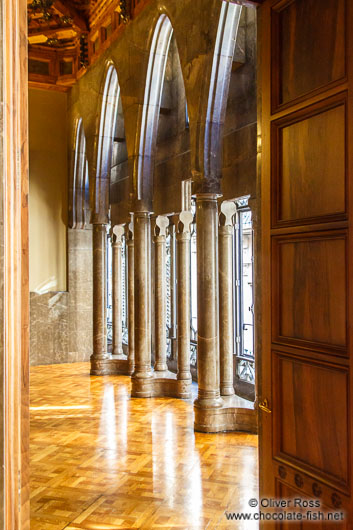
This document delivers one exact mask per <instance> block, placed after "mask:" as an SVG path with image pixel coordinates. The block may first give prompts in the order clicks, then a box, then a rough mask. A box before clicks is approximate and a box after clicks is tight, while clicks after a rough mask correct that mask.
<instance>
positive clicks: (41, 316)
mask: <svg viewBox="0 0 353 530" xmlns="http://www.w3.org/2000/svg"><path fill="white" fill-rule="evenodd" d="M92 311H93V310H92V231H91V230H73V229H69V231H68V291H62V292H50V293H45V294H37V293H31V297H30V323H31V324H30V363H31V365H40V364H57V363H69V362H77V361H88V360H89V358H90V355H91V354H92Z"/></svg>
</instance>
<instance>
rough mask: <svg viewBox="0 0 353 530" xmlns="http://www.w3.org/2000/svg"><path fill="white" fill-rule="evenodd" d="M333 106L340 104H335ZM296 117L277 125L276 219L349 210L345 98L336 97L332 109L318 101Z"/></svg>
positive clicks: (288, 219) (284, 219) (283, 219)
mask: <svg viewBox="0 0 353 530" xmlns="http://www.w3.org/2000/svg"><path fill="white" fill-rule="evenodd" d="M344 99H345V96H344ZM332 104H333V105H336V106H334V107H333V108H331V105H332ZM337 105H338V106H337ZM295 120H297V121H294V123H293V122H292V120H291V117H289V118H286V119H284V120H283V119H282V120H279V122H277V121H276V122H274V124H273V134H274V138H273V142H274V149H275V150H276V153H275V154H274V159H275V160H278V164H274V173H275V174H274V179H273V187H274V191H275V192H276V190H277V189H278V194H279V197H278V201H277V208H278V212H277V216H278V219H275V221H292V222H293V221H294V222H296V221H298V220H300V219H303V220H305V219H306V220H307V219H310V218H315V217H325V216H329V215H330V216H332V215H337V214H344V213H345V210H346V202H345V201H346V194H345V188H346V163H345V162H346V156H345V153H346V140H345V138H346V129H345V128H346V110H345V101H344V100H343V101H342V98H341V97H340V98H339V100H338V103H337V98H333V102H331V100H330V101H329V108H328V109H327V107H325V108H324V109H322V105H320V106H319V108H318V106H317V105H314V106H313V107H309V109H305V111H304V112H303V113H300V114H299V115H297V114H296V115H295ZM298 120H299V121H298ZM288 122H289V123H288Z"/></svg>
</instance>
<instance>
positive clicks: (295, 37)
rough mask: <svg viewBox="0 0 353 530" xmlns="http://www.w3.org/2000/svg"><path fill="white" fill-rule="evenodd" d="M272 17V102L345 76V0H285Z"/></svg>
mask: <svg viewBox="0 0 353 530" xmlns="http://www.w3.org/2000/svg"><path fill="white" fill-rule="evenodd" d="M273 17H274V21H273V22H274V30H275V31H274V35H273V36H274V41H273V42H274V47H273V53H274V62H273V65H274V69H273V75H274V79H275V81H276V87H275V90H276V92H275V94H274V98H275V100H274V103H275V105H278V104H282V103H288V102H290V101H293V100H294V99H296V98H298V97H300V96H303V95H305V94H307V93H309V92H311V91H313V90H316V89H321V88H323V87H325V86H327V85H328V84H330V83H333V82H337V81H338V80H340V79H342V78H343V77H344V76H345V61H346V56H345V0H325V1H324V2H322V1H321V2H319V1H318V0H295V1H293V0H289V1H288V0H287V1H285V2H281V3H279V4H278V5H277V7H276V9H275V10H274V11H273Z"/></svg>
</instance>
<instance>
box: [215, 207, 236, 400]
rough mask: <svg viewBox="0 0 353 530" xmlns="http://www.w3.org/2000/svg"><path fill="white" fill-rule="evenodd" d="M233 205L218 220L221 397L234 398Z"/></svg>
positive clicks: (224, 208) (222, 208) (234, 210)
mask: <svg viewBox="0 0 353 530" xmlns="http://www.w3.org/2000/svg"><path fill="white" fill-rule="evenodd" d="M235 212H236V207H235V204H234V202H231V201H224V202H223V203H222V204H221V213H220V216H219V234H218V237H219V247H218V248H219V261H218V264H219V353H220V390H221V395H222V396H232V395H233V394H234V385H233V355H234V352H233V234H234V226H233V219H234V215H235Z"/></svg>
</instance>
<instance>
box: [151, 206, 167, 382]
mask: <svg viewBox="0 0 353 530" xmlns="http://www.w3.org/2000/svg"><path fill="white" fill-rule="evenodd" d="M168 225H169V219H168V217H164V216H162V215H159V216H158V217H157V219H156V226H155V236H154V273H155V276H154V277H155V282H154V293H155V298H154V315H155V316H154V324H155V338H154V344H155V346H154V347H155V364H154V370H155V372H165V371H167V370H168V366H167V328H166V326H167V302H166V296H167V286H166V230H167V227H168Z"/></svg>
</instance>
